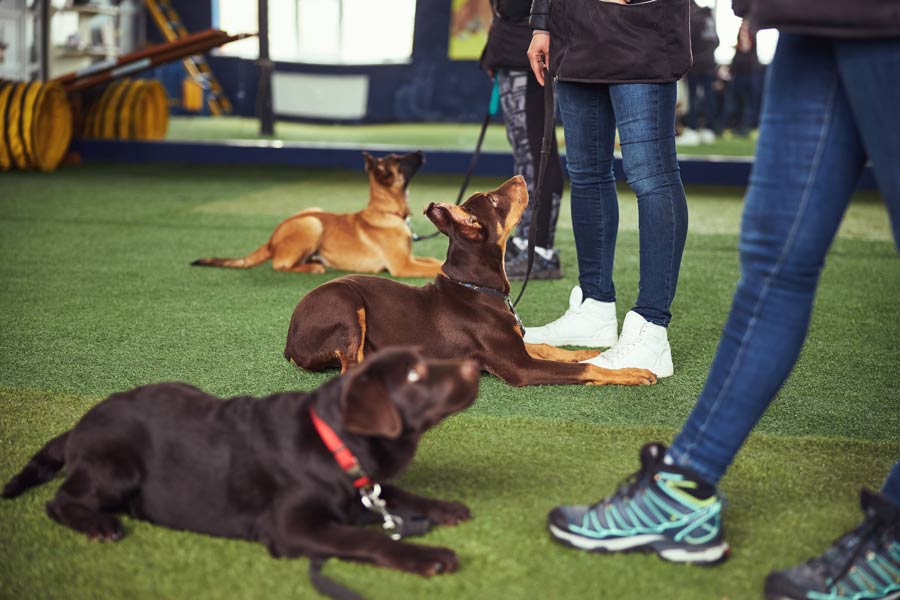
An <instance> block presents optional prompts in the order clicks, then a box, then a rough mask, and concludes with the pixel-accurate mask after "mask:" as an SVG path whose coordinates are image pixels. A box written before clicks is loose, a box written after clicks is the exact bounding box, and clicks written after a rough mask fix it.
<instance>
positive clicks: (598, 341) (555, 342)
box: [525, 327, 618, 348]
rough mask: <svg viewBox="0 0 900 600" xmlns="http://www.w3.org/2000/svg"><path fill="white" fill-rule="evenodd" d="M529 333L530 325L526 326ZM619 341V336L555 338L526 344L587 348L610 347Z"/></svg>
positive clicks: (530, 341)
mask: <svg viewBox="0 0 900 600" xmlns="http://www.w3.org/2000/svg"><path fill="white" fill-rule="evenodd" d="M525 331H526V333H527V331H528V327H525ZM617 341H618V338H617V337H615V338H602V337H592V338H555V339H547V340H525V343H526V344H547V345H549V346H585V347H587V348H609V347H611V346H613V345H615V343H616V342H617Z"/></svg>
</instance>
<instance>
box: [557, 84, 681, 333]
mask: <svg viewBox="0 0 900 600" xmlns="http://www.w3.org/2000/svg"><path fill="white" fill-rule="evenodd" d="M557 95H558V98H559V109H560V114H561V115H562V120H563V126H564V127H565V131H566V168H567V169H568V172H569V179H570V180H571V182H572V226H573V229H574V233H575V247H576V250H577V253H578V270H579V274H578V281H579V284H580V285H581V289H582V291H583V292H584V297H585V298H593V299H594V300H599V301H601V302H613V301H614V300H615V299H616V288H615V286H614V285H613V277H612V276H613V259H614V257H615V252H616V235H617V233H618V229H619V201H618V198H617V196H616V176H615V174H614V173H613V148H614V147H615V137H616V126H617V125H618V128H619V139H620V142H621V145H622V161H623V166H624V169H625V177H626V179H627V180H628V184H629V185H630V186H631V189H633V190H634V193H635V194H636V195H637V198H638V213H639V226H640V259H641V278H640V291H639V293H638V298H637V303H636V304H635V306H634V308H633V309H632V310H634V311H635V312H637V313H638V314H640V315H641V316H643V317H644V318H645V319H647V320H648V321H650V322H651V323H656V324H657V325H662V326H663V327H666V326H668V324H669V321H670V320H671V318H672V313H671V312H669V308H670V307H671V305H672V299H673V298H674V297H675V287H676V285H677V283H678V270H679V268H680V266H681V255H682V253H683V252H684V241H685V238H686V237H687V201H686V200H685V197H684V187H683V186H682V184H681V174H680V172H679V169H678V160H677V158H676V156H675V84H674V83H664V84H658V83H633V84H615V85H606V84H584V83H568V82H560V83H559V86H558V87H557Z"/></svg>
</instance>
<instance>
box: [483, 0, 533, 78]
mask: <svg viewBox="0 0 900 600" xmlns="http://www.w3.org/2000/svg"><path fill="white" fill-rule="evenodd" d="M482 1H484V2H487V1H488V0H482ZM490 2H491V7H492V8H493V10H494V21H493V22H492V23H491V31H490V33H488V41H487V44H486V45H485V47H484V52H482V54H481V67H482V68H483V69H491V70H493V69H504V68H505V69H528V68H529V64H528V55H527V54H526V53H527V52H528V45H529V44H530V43H531V28H530V27H529V26H528V16H529V14H530V12H531V0H490Z"/></svg>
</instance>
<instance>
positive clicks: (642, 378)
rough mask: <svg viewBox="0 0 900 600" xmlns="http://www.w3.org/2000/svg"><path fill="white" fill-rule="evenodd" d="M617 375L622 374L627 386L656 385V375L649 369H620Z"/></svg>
mask: <svg viewBox="0 0 900 600" xmlns="http://www.w3.org/2000/svg"><path fill="white" fill-rule="evenodd" d="M616 373H621V374H622V377H624V378H625V379H626V381H625V382H616V383H624V384H625V385H653V384H655V383H656V375H654V374H653V372H652V371H648V370H647V369H618V370H617V371H616Z"/></svg>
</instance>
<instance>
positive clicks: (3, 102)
mask: <svg viewBox="0 0 900 600" xmlns="http://www.w3.org/2000/svg"><path fill="white" fill-rule="evenodd" d="M0 125H2V130H0V170H3V171H6V170H9V169H10V168H12V167H15V168H17V169H21V170H25V169H32V168H37V169H40V170H42V171H52V170H54V169H55V168H56V167H58V166H59V163H60V162H62V159H63V157H64V156H65V154H66V151H67V150H68V149H69V143H70V142H71V141H72V108H71V106H70V105H69V100H68V98H67V97H66V94H65V92H64V91H63V89H62V87H60V85H59V84H58V83H53V82H49V83H45V82H41V81H31V82H20V83H12V82H0Z"/></svg>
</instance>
